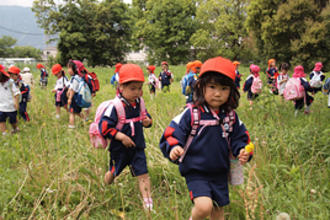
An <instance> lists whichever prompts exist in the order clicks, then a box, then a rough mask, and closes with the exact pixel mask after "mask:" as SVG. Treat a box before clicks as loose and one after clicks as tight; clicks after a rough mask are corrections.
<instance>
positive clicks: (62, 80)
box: [54, 76, 70, 90]
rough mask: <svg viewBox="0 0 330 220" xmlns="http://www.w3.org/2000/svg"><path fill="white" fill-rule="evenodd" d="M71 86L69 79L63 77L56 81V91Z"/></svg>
mask: <svg viewBox="0 0 330 220" xmlns="http://www.w3.org/2000/svg"><path fill="white" fill-rule="evenodd" d="M69 85H70V83H69V80H68V78H66V77H64V76H62V77H60V78H59V79H57V80H56V85H55V88H54V90H58V89H63V88H64V87H68V86H69Z"/></svg>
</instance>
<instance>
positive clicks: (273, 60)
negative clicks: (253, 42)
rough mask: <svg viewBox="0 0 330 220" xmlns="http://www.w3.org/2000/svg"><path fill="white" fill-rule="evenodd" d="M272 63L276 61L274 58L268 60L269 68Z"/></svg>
mask: <svg viewBox="0 0 330 220" xmlns="http://www.w3.org/2000/svg"><path fill="white" fill-rule="evenodd" d="M273 62H276V60H275V59H274V58H272V59H269V60H268V67H270V64H271V63H273Z"/></svg>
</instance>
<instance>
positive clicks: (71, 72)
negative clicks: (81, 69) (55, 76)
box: [68, 67, 74, 76]
mask: <svg viewBox="0 0 330 220" xmlns="http://www.w3.org/2000/svg"><path fill="white" fill-rule="evenodd" d="M68 73H69V74H70V76H73V75H74V72H73V69H72V67H68Z"/></svg>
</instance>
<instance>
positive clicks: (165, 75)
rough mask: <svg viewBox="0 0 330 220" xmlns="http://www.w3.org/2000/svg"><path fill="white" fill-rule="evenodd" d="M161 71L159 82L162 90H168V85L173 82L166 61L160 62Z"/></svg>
mask: <svg viewBox="0 0 330 220" xmlns="http://www.w3.org/2000/svg"><path fill="white" fill-rule="evenodd" d="M162 70H163V71H162V72H160V74H159V81H160V82H161V88H162V90H163V91H164V92H167V91H168V92H169V91H170V85H171V83H172V82H173V74H172V73H171V71H170V70H169V69H168V63H167V62H166V61H163V62H162Z"/></svg>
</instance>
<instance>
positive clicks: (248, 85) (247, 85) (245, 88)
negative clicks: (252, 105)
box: [243, 75, 253, 92]
mask: <svg viewBox="0 0 330 220" xmlns="http://www.w3.org/2000/svg"><path fill="white" fill-rule="evenodd" d="M252 83H253V76H252V75H249V76H248V78H246V81H245V83H244V86H243V91H244V92H248V91H251V86H252Z"/></svg>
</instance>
